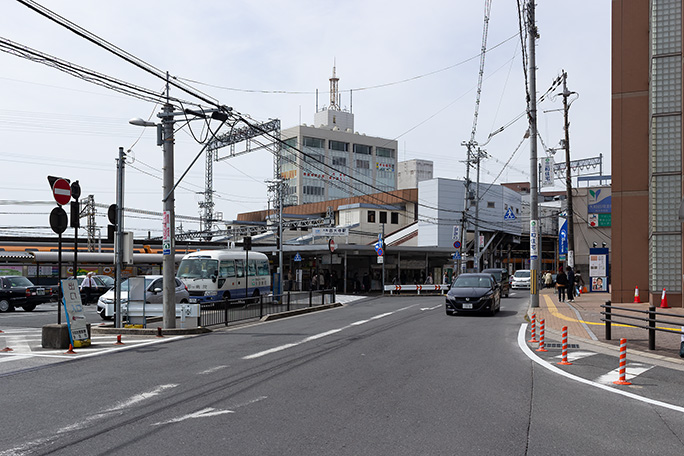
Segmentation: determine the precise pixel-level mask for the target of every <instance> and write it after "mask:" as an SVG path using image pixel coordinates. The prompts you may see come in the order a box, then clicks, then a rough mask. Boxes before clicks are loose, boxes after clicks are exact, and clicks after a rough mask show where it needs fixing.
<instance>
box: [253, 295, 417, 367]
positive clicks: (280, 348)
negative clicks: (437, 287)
mask: <svg viewBox="0 0 684 456" xmlns="http://www.w3.org/2000/svg"><path fill="white" fill-rule="evenodd" d="M417 305H418V304H413V305H410V306H407V307H402V308H401V309H397V310H395V311H394V312H385V313H381V314H378V315H375V316H373V317H370V318H369V319H368V320H360V321H355V322H354V323H351V324H348V325H347V326H343V327H341V328H337V329H331V330H330V331H326V332H322V333H319V334H314V335H313V336H309V337H307V338H305V339H302V340H300V341H298V342H293V343H289V344H285V345H280V346H278V347H273V348H269V349H268V350H264V351H260V352H258V353H253V354H251V355H247V356H243V357H242V359H256V358H261V357H262V356H266V355H270V354H271V353H277V352H279V351H283V350H287V349H288V348H292V347H296V346H298V345H301V344H305V343H307V342H311V341H312V340H316V339H320V338H322V337H326V336H330V335H332V334H336V333H338V332H340V331H344V330H345V329H349V328H351V327H352V326H359V325H362V324H364V323H368V322H370V321H373V320H377V319H380V318H384V317H387V316H389V315H392V314H395V313H397V312H401V311H402V310H406V309H410V308H411V307H415V306H417Z"/></svg>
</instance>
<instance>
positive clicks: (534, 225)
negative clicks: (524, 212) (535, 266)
mask: <svg viewBox="0 0 684 456" xmlns="http://www.w3.org/2000/svg"><path fill="white" fill-rule="evenodd" d="M537 258H539V222H538V221H537V220H530V259H532V260H536V259H537Z"/></svg>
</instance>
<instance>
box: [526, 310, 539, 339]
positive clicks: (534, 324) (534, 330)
mask: <svg viewBox="0 0 684 456" xmlns="http://www.w3.org/2000/svg"><path fill="white" fill-rule="evenodd" d="M530 331H531V333H532V339H530V340H528V342H529V343H531V344H536V343H538V342H539V341H538V340H537V314H532V329H531V330H530Z"/></svg>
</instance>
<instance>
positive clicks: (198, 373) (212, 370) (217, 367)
mask: <svg viewBox="0 0 684 456" xmlns="http://www.w3.org/2000/svg"><path fill="white" fill-rule="evenodd" d="M226 367H228V366H215V367H210V368H209V369H207V370H203V371H202V372H197V375H206V374H213V373H214V372H217V371H220V370H221V369H225V368H226Z"/></svg>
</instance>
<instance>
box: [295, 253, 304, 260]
mask: <svg viewBox="0 0 684 456" xmlns="http://www.w3.org/2000/svg"><path fill="white" fill-rule="evenodd" d="M294 260H295V261H302V256H301V255H300V254H299V252H297V254H296V255H295V256H294Z"/></svg>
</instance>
